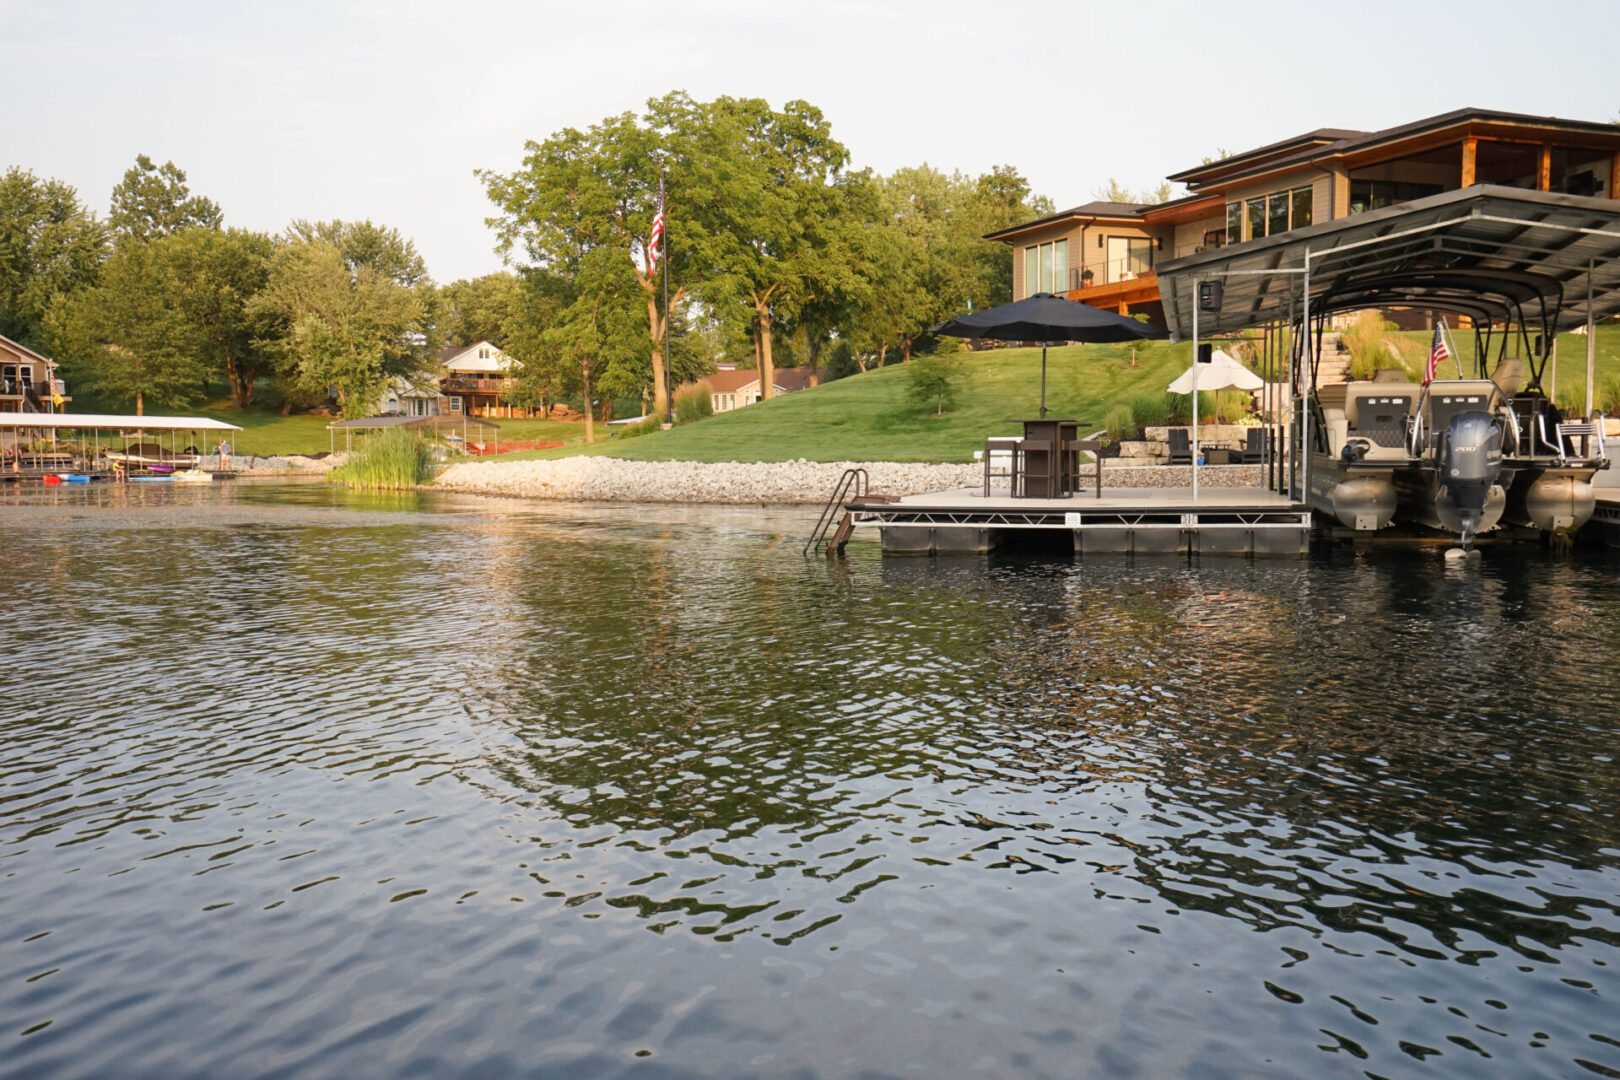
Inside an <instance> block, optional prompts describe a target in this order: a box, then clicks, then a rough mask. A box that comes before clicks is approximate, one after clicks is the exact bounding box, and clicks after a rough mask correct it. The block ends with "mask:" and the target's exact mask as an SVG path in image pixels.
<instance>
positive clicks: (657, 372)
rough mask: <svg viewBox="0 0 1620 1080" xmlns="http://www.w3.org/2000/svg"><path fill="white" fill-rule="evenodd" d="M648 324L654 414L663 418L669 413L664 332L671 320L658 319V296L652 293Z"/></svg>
mask: <svg viewBox="0 0 1620 1080" xmlns="http://www.w3.org/2000/svg"><path fill="white" fill-rule="evenodd" d="M647 324H648V325H649V326H651V327H652V346H653V349H652V377H653V412H655V413H657V414H658V416H659V417H663V416H665V415H666V414H667V413H668V412H669V395H668V393H667V392H666V390H665V388H664V332H665V331H666V330H668V329H669V319H668V317H667V316H666V317H665V318H662V319H660V318H659V317H658V296H657V294H656V293H655V292H652V291H649V292H648V293H647Z"/></svg>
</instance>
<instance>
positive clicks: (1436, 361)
mask: <svg viewBox="0 0 1620 1080" xmlns="http://www.w3.org/2000/svg"><path fill="white" fill-rule="evenodd" d="M1450 359H1451V350H1450V349H1448V348H1446V336H1445V335H1444V334H1442V333H1441V332H1440V327H1439V326H1438V325H1436V326H1435V328H1434V340H1433V341H1431V342H1429V366H1428V367H1426V368H1425V369H1424V370H1423V385H1424V386H1428V385H1429V384H1430V383H1432V382H1434V376H1435V373H1436V372H1437V371H1439V370H1440V361H1442V360H1450Z"/></svg>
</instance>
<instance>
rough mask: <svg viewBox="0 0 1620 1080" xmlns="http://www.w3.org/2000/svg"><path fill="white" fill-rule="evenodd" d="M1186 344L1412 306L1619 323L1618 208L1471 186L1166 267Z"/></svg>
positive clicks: (1552, 327) (1566, 325) (1540, 320)
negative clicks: (1305, 311) (1211, 286)
mask: <svg viewBox="0 0 1620 1080" xmlns="http://www.w3.org/2000/svg"><path fill="white" fill-rule="evenodd" d="M1158 278H1159V292H1160V296H1161V297H1162V299H1163V302H1164V314H1165V323H1166V325H1167V326H1168V327H1169V329H1170V331H1171V333H1172V334H1173V335H1174V337H1175V339H1176V340H1178V341H1184V340H1187V339H1189V338H1191V337H1192V336H1193V330H1194V327H1195V322H1194V312H1193V306H1194V304H1196V303H1197V302H1198V291H1199V290H1198V286H1199V283H1200V282H1219V283H1220V284H1221V288H1220V290H1219V292H1220V296H1219V299H1218V301H1216V300H1215V298H1214V297H1213V296H1211V295H1210V292H1212V291H1213V290H1206V293H1205V301H1206V302H1205V304H1204V306H1202V307H1200V308H1199V310H1198V311H1197V315H1196V329H1197V332H1198V335H1199V336H1205V335H1210V334H1223V333H1230V332H1232V331H1236V330H1244V329H1247V328H1250V327H1254V326H1263V325H1268V324H1272V323H1283V324H1287V323H1289V322H1291V321H1293V320H1294V319H1295V318H1298V317H1299V315H1300V313H1301V310H1302V308H1303V306H1304V305H1303V300H1304V297H1303V296H1302V292H1303V290H1304V288H1305V283H1306V282H1309V292H1310V298H1309V299H1310V304H1309V307H1310V313H1311V315H1312V317H1313V319H1314V318H1318V317H1320V316H1323V315H1329V314H1332V313H1334V312H1336V311H1351V310H1356V309H1359V308H1386V307H1415V308H1423V309H1427V310H1431V311H1440V312H1449V313H1454V314H1459V315H1467V316H1469V317H1471V318H1473V319H1475V320H1480V321H1488V322H1495V323H1517V324H1519V325H1521V326H1529V325H1531V324H1540V325H1542V326H1543V327H1544V328H1545V329H1546V331H1547V332H1548V333H1551V334H1556V333H1558V332H1560V331H1563V330H1571V329H1574V328H1575V327H1577V326H1583V325H1588V324H1589V323H1590V322H1595V321H1596V320H1598V319H1603V318H1607V317H1608V316H1610V315H1614V314H1616V313H1620V202H1615V201H1614V200H1611V199H1596V198H1588V197H1585V196H1577V195H1561V194H1556V193H1552V192H1546V191H1527V190H1524V189H1522V188H1510V187H1497V186H1493V185H1475V186H1473V187H1467V188H1462V189H1459V190H1457V191H1447V192H1443V193H1441V194H1439V195H1431V196H1428V197H1426V198H1422V199H1414V200H1412V201H1411V202H1406V203H1401V204H1399V205H1396V206H1388V207H1384V208H1383V209H1379V210H1369V211H1367V212H1366V213H1362V214H1356V215H1353V216H1351V217H1346V218H1340V219H1338V220H1337V221H1329V222H1324V223H1322V224H1321V225H1310V226H1306V227H1305V228H1301V229H1293V230H1291V231H1289V232H1286V233H1282V234H1280V235H1278V236H1274V237H1265V238H1263V239H1260V240H1251V241H1248V242H1247V243H1241V244H1232V245H1230V246H1227V247H1223V248H1216V249H1215V250H1213V251H1206V252H1200V253H1198V254H1196V255H1189V256H1186V257H1184V258H1180V259H1174V260H1172V261H1170V262H1166V263H1163V264H1162V265H1160V266H1159V267H1158Z"/></svg>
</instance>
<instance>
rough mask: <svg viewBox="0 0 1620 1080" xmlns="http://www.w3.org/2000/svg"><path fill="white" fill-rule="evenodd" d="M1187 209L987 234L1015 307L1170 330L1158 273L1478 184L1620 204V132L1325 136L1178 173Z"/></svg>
mask: <svg viewBox="0 0 1620 1080" xmlns="http://www.w3.org/2000/svg"><path fill="white" fill-rule="evenodd" d="M1168 179H1170V180H1171V181H1174V182H1176V183H1181V184H1184V185H1186V187H1187V189H1188V193H1187V194H1186V195H1185V196H1183V197H1182V198H1179V199H1175V200H1173V201H1171V202H1167V203H1158V204H1156V205H1142V204H1139V203H1110V202H1089V203H1083V204H1081V205H1080V206H1076V207H1073V208H1072V209H1069V210H1064V211H1062V212H1061V213H1057V214H1051V215H1048V216H1047V217H1043V218H1039V219H1036V220H1034V221H1026V222H1023V223H1022V224H1018V225H1013V226H1010V227H1009V228H1005V229H1000V230H998V231H996V232H993V233H990V234H989V235H988V236H987V237H986V239H989V240H1000V241H1002V242H1003V243H1006V244H1008V245H1010V246H1011V247H1012V248H1013V249H1014V251H1013V298H1014V299H1019V300H1021V299H1023V298H1024V297H1026V296H1030V295H1032V294H1034V293H1036V292H1056V293H1058V294H1060V295H1067V296H1068V297H1069V298H1070V299H1072V300H1080V301H1083V302H1085V303H1088V304H1092V305H1093V306H1096V307H1103V308H1108V309H1111V310H1115V311H1118V312H1120V313H1121V314H1127V313H1130V312H1133V311H1139V312H1143V313H1146V314H1147V315H1148V316H1149V317H1150V318H1162V314H1163V309H1162V307H1161V306H1160V304H1159V286H1158V281H1157V278H1156V277H1155V276H1154V272H1153V268H1154V266H1155V265H1157V264H1158V263H1159V262H1162V261H1165V260H1168V259H1172V258H1180V257H1181V256H1184V255H1191V254H1194V253H1196V252H1199V251H1203V250H1205V249H1207V248H1211V247H1220V246H1223V245H1226V244H1238V243H1244V242H1247V241H1250V240H1256V239H1260V238H1262V237H1266V236H1273V235H1276V234H1278V233H1281V232H1286V231H1289V230H1292V229H1298V228H1302V227H1304V226H1307V225H1311V224H1320V223H1322V222H1326V221H1334V220H1337V219H1339V218H1344V217H1349V216H1350V215H1352V214H1359V213H1362V212H1363V211H1366V210H1376V209H1378V208H1379V207H1382V206H1391V205H1394V204H1396V203H1402V202H1407V201H1410V200H1412V199H1418V198H1423V197H1424V196H1427V195H1437V194H1439V193H1440V192H1442V191H1452V190H1455V189H1457V188H1464V187H1469V186H1471V185H1473V184H1501V185H1505V186H1509V187H1520V188H1531V189H1535V190H1538V191H1557V192H1565V193H1568V194H1573V195H1588V196H1598V197H1601V198H1609V199H1616V198H1620V127H1617V126H1616V125H1614V124H1608V123H1601V122H1592V121H1585V120H1563V119H1559V118H1557V117H1552V116H1527V115H1523V114H1519V113H1506V112H1496V111H1493V110H1489V109H1472V108H1470V109H1458V110H1456V111H1455V112H1449V113H1442V114H1441V115H1439V116H1431V117H1428V118H1427V119H1424V120H1418V121H1415V122H1413V123H1409V124H1403V125H1400V126H1398V127H1392V128H1386V129H1384V130H1382V131H1351V130H1347V129H1343V128H1318V129H1317V130H1315V131H1309V132H1306V133H1305V134H1303V135H1296V136H1294V137H1293V138H1291V139H1284V140H1283V141H1281V142H1276V143H1272V144H1270V145H1268V146H1261V147H1257V148H1255V149H1253V150H1245V151H1244V152H1243V153H1240V154H1233V155H1231V156H1229V157H1225V158H1222V159H1221V160H1219V161H1211V162H1208V163H1206V164H1203V165H1199V166H1197V167H1196V168H1191V169H1185V170H1183V171H1181V172H1178V173H1173V174H1171V175H1170V177H1169V178H1168Z"/></svg>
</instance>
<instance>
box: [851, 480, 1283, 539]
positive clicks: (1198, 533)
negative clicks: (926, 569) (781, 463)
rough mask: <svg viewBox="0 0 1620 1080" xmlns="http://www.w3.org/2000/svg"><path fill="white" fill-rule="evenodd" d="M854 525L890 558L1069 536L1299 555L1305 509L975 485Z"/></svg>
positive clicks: (1272, 497) (1238, 498) (873, 509)
mask: <svg viewBox="0 0 1620 1080" xmlns="http://www.w3.org/2000/svg"><path fill="white" fill-rule="evenodd" d="M849 510H850V513H851V514H852V516H853V518H854V521H855V523H856V524H867V525H876V526H877V527H878V529H879V532H880V533H881V535H882V541H883V551H884V553H885V554H889V555H975V554H984V553H987V552H990V551H993V550H995V549H997V548H999V547H1003V546H1007V545H1011V544H1015V543H1017V542H1018V538H1019V534H1021V533H1024V534H1027V533H1030V532H1040V533H1047V534H1050V533H1053V532H1058V531H1062V532H1068V533H1070V534H1071V535H1072V538H1073V549H1074V551H1075V552H1076V553H1077V554H1085V555H1094V554H1130V555H1294V556H1298V555H1304V554H1306V553H1307V552H1308V551H1309V550H1310V544H1311V534H1312V518H1311V511H1310V509H1309V507H1306V506H1303V505H1300V504H1298V503H1295V502H1293V501H1292V500H1291V499H1288V498H1286V497H1285V496H1281V495H1278V494H1277V493H1276V492H1273V491H1267V490H1265V489H1262V488H1215V489H1210V488H1204V489H1203V490H1201V491H1200V492H1199V495H1198V498H1197V500H1196V501H1194V499H1193V498H1192V494H1191V491H1190V489H1188V488H1141V489H1114V490H1111V491H1110V490H1105V491H1104V492H1103V494H1102V496H1100V497H1095V496H1090V495H1075V496H1071V497H1069V498H1065V499H1012V498H997V497H990V498H985V497H984V496H983V495H981V494H980V493H979V492H977V491H976V490H974V489H972V488H961V489H957V490H955V491H948V492H936V493H932V494H928V495H911V496H907V497H905V498H902V499H900V500H899V501H897V502H890V503H874V502H865V501H862V500H859V499H857V500H855V501H853V502H851V503H850V505H849Z"/></svg>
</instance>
